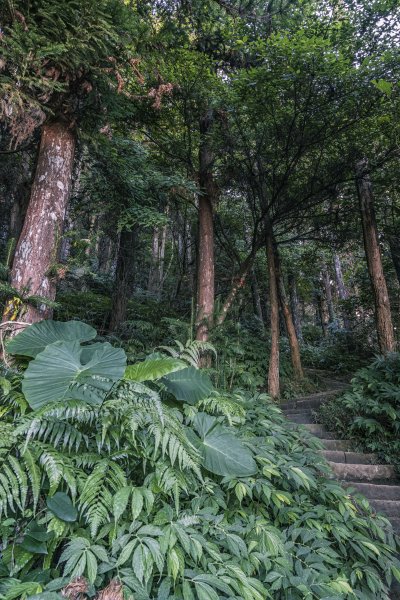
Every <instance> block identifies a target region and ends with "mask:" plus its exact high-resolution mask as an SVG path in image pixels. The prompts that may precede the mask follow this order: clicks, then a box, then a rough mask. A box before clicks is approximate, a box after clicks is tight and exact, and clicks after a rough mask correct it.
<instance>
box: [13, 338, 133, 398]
mask: <svg viewBox="0 0 400 600" xmlns="http://www.w3.org/2000/svg"><path fill="white" fill-rule="evenodd" d="M125 367H126V355H125V352H124V351H123V350H122V349H121V348H114V347H113V346H111V344H109V343H104V344H93V346H87V347H83V348H82V347H81V346H80V344H79V342H55V343H54V344H50V345H49V346H46V348H45V349H44V350H43V352H41V353H40V354H38V355H37V357H36V358H35V359H34V360H33V361H31V362H30V363H29V366H28V368H27V370H26V371H25V374H24V379H23V381H22V391H23V393H24V394H25V397H26V399H27V401H28V403H29V406H30V407H31V408H33V409H38V408H41V407H42V406H44V405H46V404H48V403H50V402H58V401H61V400H65V399H76V400H83V401H84V402H87V403H89V404H94V405H96V404H101V403H102V402H103V400H104V399H105V397H106V395H107V394H108V392H109V391H110V390H111V388H112V386H113V385H114V384H115V383H116V382H117V381H119V380H120V379H121V378H122V376H123V374H124V371H125ZM44 374H45V376H44Z"/></svg>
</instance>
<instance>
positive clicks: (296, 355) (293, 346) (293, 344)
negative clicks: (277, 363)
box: [274, 244, 304, 379]
mask: <svg viewBox="0 0 400 600" xmlns="http://www.w3.org/2000/svg"><path fill="white" fill-rule="evenodd" d="M274 249H275V267H276V277H277V282H278V294H279V301H280V304H281V309H282V314H283V318H284V321H285V327H286V334H287V337H288V340H289V346H290V357H291V361H292V367H293V373H294V376H295V378H296V379H303V377H304V373H303V368H302V366H301V357H300V348H299V341H298V339H297V335H296V329H295V327H294V323H293V318H292V313H291V312H290V309H289V301H288V298H287V295H286V290H285V284H284V281H283V275H282V267H281V261H280V257H279V251H278V248H277V246H276V244H274Z"/></svg>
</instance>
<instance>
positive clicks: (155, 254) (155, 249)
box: [147, 227, 160, 294]
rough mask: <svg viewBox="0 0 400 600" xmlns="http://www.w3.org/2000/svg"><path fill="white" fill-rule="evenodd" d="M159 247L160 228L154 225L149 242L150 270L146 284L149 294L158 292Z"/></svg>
mask: <svg viewBox="0 0 400 600" xmlns="http://www.w3.org/2000/svg"><path fill="white" fill-rule="evenodd" d="M159 247H160V230H159V228H158V227H154V229H153V238H152V243H151V264H150V271H149V281H148V284H147V290H148V291H149V292H150V293H151V294H157V293H158V279H159V278H158V261H159Z"/></svg>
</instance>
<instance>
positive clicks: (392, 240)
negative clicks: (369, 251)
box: [388, 235, 400, 283]
mask: <svg viewBox="0 0 400 600" xmlns="http://www.w3.org/2000/svg"><path fill="white" fill-rule="evenodd" d="M388 241H389V249H390V255H391V257H392V261H393V265H394V268H395V270H396V275H397V280H398V282H399V283H400V236H399V235H389V236H388Z"/></svg>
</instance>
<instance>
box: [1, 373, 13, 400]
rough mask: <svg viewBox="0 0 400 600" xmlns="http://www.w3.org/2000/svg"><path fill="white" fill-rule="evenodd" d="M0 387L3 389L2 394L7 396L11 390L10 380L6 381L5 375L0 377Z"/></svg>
mask: <svg viewBox="0 0 400 600" xmlns="http://www.w3.org/2000/svg"><path fill="white" fill-rule="evenodd" d="M0 388H1V389H2V391H3V394H4V395H5V396H7V394H9V393H10V391H11V381H8V379H6V378H5V377H0Z"/></svg>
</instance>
